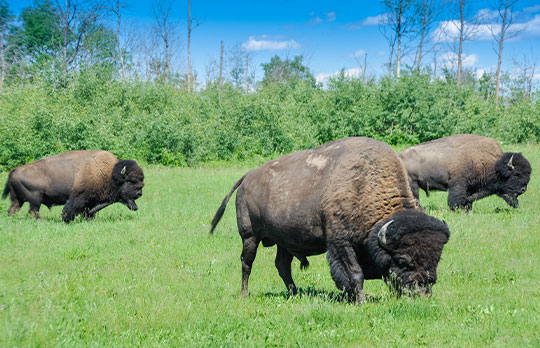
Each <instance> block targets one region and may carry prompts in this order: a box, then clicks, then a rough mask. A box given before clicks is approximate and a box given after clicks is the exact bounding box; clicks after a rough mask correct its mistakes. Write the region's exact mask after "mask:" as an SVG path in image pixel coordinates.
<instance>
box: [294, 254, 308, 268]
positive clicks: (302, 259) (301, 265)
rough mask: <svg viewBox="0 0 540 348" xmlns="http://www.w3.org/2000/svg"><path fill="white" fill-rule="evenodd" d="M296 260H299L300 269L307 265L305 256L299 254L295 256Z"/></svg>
mask: <svg viewBox="0 0 540 348" xmlns="http://www.w3.org/2000/svg"><path fill="white" fill-rule="evenodd" d="M296 258H297V259H298V260H300V269H307V268H308V267H309V261H308V259H307V257H305V256H300V257H298V256H297V257H296Z"/></svg>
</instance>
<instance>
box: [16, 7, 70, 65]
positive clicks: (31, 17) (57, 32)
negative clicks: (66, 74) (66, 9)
mask: <svg viewBox="0 0 540 348" xmlns="http://www.w3.org/2000/svg"><path fill="white" fill-rule="evenodd" d="M21 19H22V28H21V31H20V32H19V33H18V38H17V41H18V42H17V43H18V45H20V46H21V47H22V48H23V49H24V53H25V54H26V55H27V58H29V59H30V62H33V61H36V60H37V59H39V58H40V57H42V56H49V57H52V56H54V55H56V53H57V51H58V47H59V45H60V36H61V28H60V18H59V15H58V13H57V11H56V9H55V8H54V5H53V4H52V3H51V2H50V1H49V0H37V1H35V2H34V5H33V6H32V7H27V8H25V9H23V10H22V13H21Z"/></svg>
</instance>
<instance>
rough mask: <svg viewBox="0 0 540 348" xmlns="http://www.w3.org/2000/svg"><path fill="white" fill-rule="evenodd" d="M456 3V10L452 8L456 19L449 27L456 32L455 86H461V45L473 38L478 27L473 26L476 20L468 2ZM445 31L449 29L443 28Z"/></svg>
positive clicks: (459, 0)
mask: <svg viewBox="0 0 540 348" xmlns="http://www.w3.org/2000/svg"><path fill="white" fill-rule="evenodd" d="M455 1H457V10H456V8H455V7H454V10H455V11H454V12H455V13H456V12H457V16H458V19H457V20H452V21H450V23H451V25H452V26H453V27H454V28H455V29H456V30H457V36H456V37H454V43H455V44H457V55H456V58H457V84H458V86H460V85H461V83H462V81H463V44H464V43H465V41H468V40H471V39H473V38H474V37H475V35H476V32H477V30H478V27H477V26H476V25H475V24H476V22H477V21H478V18H476V17H474V15H473V14H472V6H471V1H470V0H455ZM445 29H446V30H447V31H448V30H450V31H451V29H450V28H449V27H447V28H445Z"/></svg>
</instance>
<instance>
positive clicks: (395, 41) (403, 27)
mask: <svg viewBox="0 0 540 348" xmlns="http://www.w3.org/2000/svg"><path fill="white" fill-rule="evenodd" d="M383 4H384V6H385V8H386V12H385V14H386V16H385V17H384V18H385V19H384V21H383V23H382V25H383V28H384V32H383V34H385V37H386V39H387V40H388V42H389V44H390V47H391V57H390V62H389V64H390V66H391V65H392V56H393V53H394V45H397V47H395V50H396V52H395V54H396V76H397V77H398V78H399V76H400V71H401V58H402V57H403V56H404V53H405V39H406V37H407V35H409V34H410V33H411V30H412V29H413V28H414V23H415V16H414V6H413V0H383Z"/></svg>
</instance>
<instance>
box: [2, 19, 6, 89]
mask: <svg viewBox="0 0 540 348" xmlns="http://www.w3.org/2000/svg"><path fill="white" fill-rule="evenodd" d="M6 27H7V23H6V24H4V25H2V28H0V30H1V32H0V64H1V66H0V69H2V72H1V73H0V92H1V91H2V88H3V87H4V80H5V78H6V48H5V46H4V40H5V37H6Z"/></svg>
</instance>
